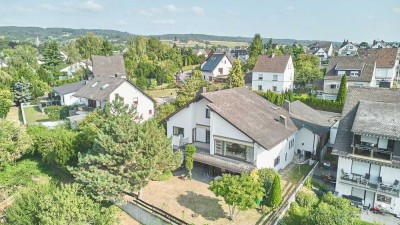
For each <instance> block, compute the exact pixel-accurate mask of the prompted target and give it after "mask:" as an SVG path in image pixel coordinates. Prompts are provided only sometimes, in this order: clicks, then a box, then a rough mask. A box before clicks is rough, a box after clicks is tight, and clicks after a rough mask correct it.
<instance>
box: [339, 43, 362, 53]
mask: <svg viewBox="0 0 400 225" xmlns="http://www.w3.org/2000/svg"><path fill="white" fill-rule="evenodd" d="M357 50H358V47H357V46H355V45H353V44H351V43H348V44H347V45H345V46H343V47H342V48H340V49H339V51H338V53H339V55H341V56H343V55H356V54H357Z"/></svg>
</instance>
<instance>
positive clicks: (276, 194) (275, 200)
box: [268, 175, 282, 208]
mask: <svg viewBox="0 0 400 225" xmlns="http://www.w3.org/2000/svg"><path fill="white" fill-rule="evenodd" d="M281 203H282V190H281V178H280V176H279V175H278V176H275V178H274V183H273V184H272V190H271V194H270V196H269V198H268V206H270V207H273V208H275V207H278V206H279V205H280V204H281Z"/></svg>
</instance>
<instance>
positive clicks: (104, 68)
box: [92, 55, 126, 78]
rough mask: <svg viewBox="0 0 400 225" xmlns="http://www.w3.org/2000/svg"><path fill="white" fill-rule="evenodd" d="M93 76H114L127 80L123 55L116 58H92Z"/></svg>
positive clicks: (94, 56) (95, 56) (96, 56)
mask: <svg viewBox="0 0 400 225" xmlns="http://www.w3.org/2000/svg"><path fill="white" fill-rule="evenodd" d="M92 68H93V76H94V77H98V76H106V77H108V76H112V75H117V76H118V77H122V78H126V70H125V63H124V57H123V56H122V55H114V56H98V55H93V56H92Z"/></svg>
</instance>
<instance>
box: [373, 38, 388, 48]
mask: <svg viewBox="0 0 400 225" xmlns="http://www.w3.org/2000/svg"><path fill="white" fill-rule="evenodd" d="M371 48H390V46H389V45H387V44H386V43H385V42H384V41H377V40H374V41H373V42H372V47H371Z"/></svg>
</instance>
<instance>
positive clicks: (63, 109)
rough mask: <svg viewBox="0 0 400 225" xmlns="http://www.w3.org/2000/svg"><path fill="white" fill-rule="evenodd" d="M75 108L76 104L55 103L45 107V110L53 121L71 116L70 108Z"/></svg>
mask: <svg viewBox="0 0 400 225" xmlns="http://www.w3.org/2000/svg"><path fill="white" fill-rule="evenodd" d="M74 108H75V107H74V106H61V105H54V106H48V107H46V108H45V109H44V112H45V113H46V114H47V116H48V117H49V119H50V120H51V121H57V120H64V119H65V118H67V117H68V116H69V110H72V109H74Z"/></svg>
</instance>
